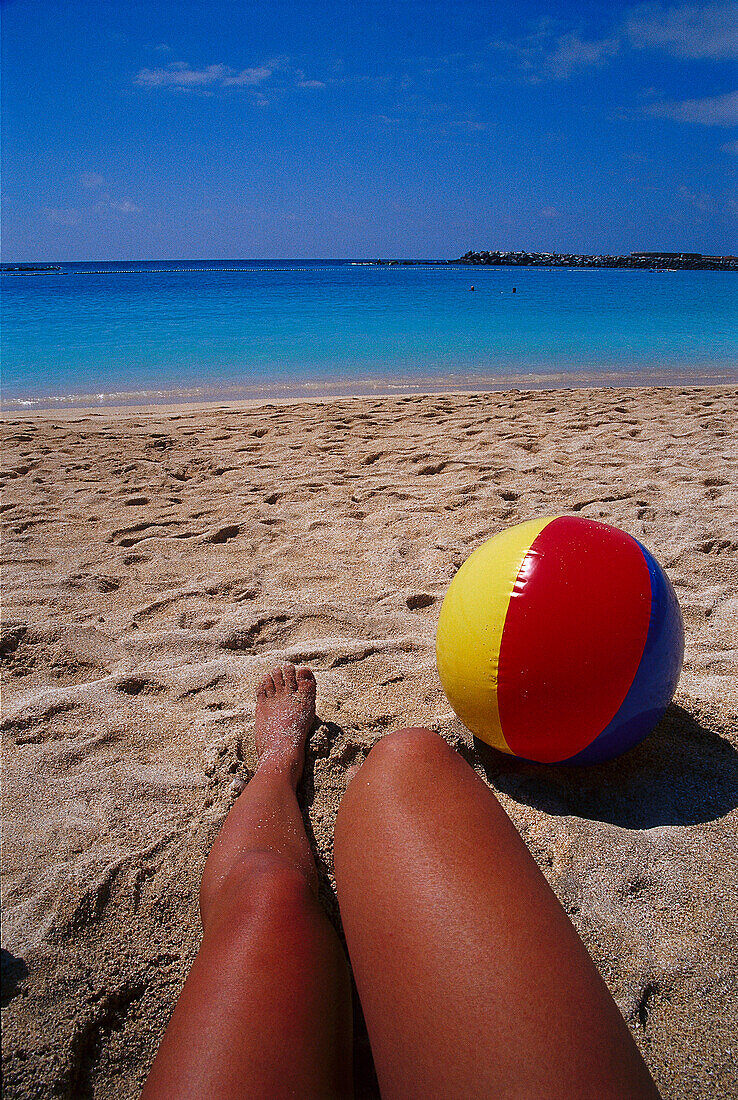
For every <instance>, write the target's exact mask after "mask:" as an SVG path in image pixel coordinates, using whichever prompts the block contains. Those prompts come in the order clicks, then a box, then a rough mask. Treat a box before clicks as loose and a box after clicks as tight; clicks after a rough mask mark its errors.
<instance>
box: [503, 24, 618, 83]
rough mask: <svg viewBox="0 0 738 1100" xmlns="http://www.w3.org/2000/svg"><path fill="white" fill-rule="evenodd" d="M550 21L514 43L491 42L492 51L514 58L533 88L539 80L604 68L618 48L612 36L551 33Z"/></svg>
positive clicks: (558, 78) (552, 25)
mask: <svg viewBox="0 0 738 1100" xmlns="http://www.w3.org/2000/svg"><path fill="white" fill-rule="evenodd" d="M553 28H554V24H553V22H552V21H551V20H550V19H545V20H541V21H540V22H539V23H538V25H537V27H536V29H535V30H533V31H532V32H531V33H530V34H528V35H526V36H525V37H524V38H521V39H518V41H516V42H503V41H498V42H493V43H492V47H493V49H497V50H504V51H506V52H507V53H509V54H511V55H512V56H513V57H516V58H517V60H518V63H519V65H520V67H521V69H522V70H523V72H524V73H525V76H526V79H527V80H529V81H530V82H531V83H532V84H538V83H540V82H541V81H542V80H568V79H569V77H570V76H572V74H573V73H575V72H577V71H579V70H581V69H586V68H589V67H591V66H592V65H603V64H604V63H605V62H606V61H609V59H610V58H611V57H613V56H614V55H615V54H616V53H617V52H618V49H619V47H620V42H619V39H618V38H617V37H615V36H611V37H609V38H599V39H585V38H582V36H581V35H580V34H578V33H577V32H576V31H570V32H568V33H566V34H556V33H554V29H553Z"/></svg>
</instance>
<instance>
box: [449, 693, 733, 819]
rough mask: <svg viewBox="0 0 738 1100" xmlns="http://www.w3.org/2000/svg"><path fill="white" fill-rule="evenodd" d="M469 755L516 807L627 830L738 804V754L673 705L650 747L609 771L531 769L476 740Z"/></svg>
mask: <svg viewBox="0 0 738 1100" xmlns="http://www.w3.org/2000/svg"><path fill="white" fill-rule="evenodd" d="M463 755H464V756H465V757H466V759H467V760H469V762H470V763H471V764H477V763H480V764H481V765H482V767H483V768H484V771H485V774H486V776H487V778H488V779H489V781H490V783H491V784H492V786H493V787H495V788H496V789H497V790H499V791H503V792H504V793H505V794H507V795H509V796H510V797H511V798H513V799H515V801H516V802H524V803H526V804H527V805H529V806H534V807H535V808H536V809H538V810H543V811H544V812H545V813H548V814H553V815H564V814H566V815H568V814H572V815H574V816H576V817H584V818H589V819H590V820H592V821H607V822H610V823H611V824H613V825H619V826H621V827H622V828H624V829H651V828H653V827H654V826H657V825H698V824H701V823H704V822H707V821H716V820H717V819H718V818H721V817H724V816H725V814H727V813H729V811H730V810H732V809H734V808H735V806H736V805H738V751H736V749H734V748H733V746H732V745H731V744H730V742H729V741H726V740H725V738H723V737H720V735H719V734H717V733H715V732H714V731H713V730H710V729H707V728H706V727H705V726H703V725H701V724H700V723H699V722H698V721H697V719H696V718H694V717H693V716H692V715H691V714H690V713H689V712H688V711H686V710H684V708H683V707H679V706H676V705H674V704H672V705H671V706H670V707H669V709H668V710H667V712H666V714H665V715H664V717H663V719H662V720H661V722H659V724H658V726H657V727H656V729H655V730H654V731H653V733H652V734H651V735H650V736H649V737H647V738H646V740H645V741H642V742H641V744H640V745H637V746H636V747H635V748H634V749H631V751H630V752H628V753H625V755H624V756H621V757H618V758H617V759H616V760H610V761H609V762H608V763H606V764H593V765H589V766H588V767H567V766H566V765H560V766H558V767H556V766H551V765H550V764H530V763H526V762H524V761H521V760H514V759H511V758H510V757H509V756H505V755H504V754H503V753H499V752H497V751H496V750H495V749H491V748H489V747H488V746H487V745H485V744H484V743H483V742H481V741H477V740H476V739H475V741H474V749H473V750H469V749H467V750H466V752H464V753H463Z"/></svg>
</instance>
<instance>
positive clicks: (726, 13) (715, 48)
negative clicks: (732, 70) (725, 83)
mask: <svg viewBox="0 0 738 1100" xmlns="http://www.w3.org/2000/svg"><path fill="white" fill-rule="evenodd" d="M625 33H626V35H627V37H628V39H629V40H630V43H631V45H633V46H634V47H635V48H636V49H641V50H642V49H652V50H664V51H665V52H666V53H670V54H672V56H674V57H684V58H712V59H714V60H718V61H729V60H732V59H735V58H738V3H736V2H735V0H728V2H727V3H722V4H680V5H678V6H676V7H663V6H662V5H660V4H647V5H644V6H642V7H638V8H634V9H633V11H632V13H631V15H630V17H629V18H628V19H627V20H626V23H625Z"/></svg>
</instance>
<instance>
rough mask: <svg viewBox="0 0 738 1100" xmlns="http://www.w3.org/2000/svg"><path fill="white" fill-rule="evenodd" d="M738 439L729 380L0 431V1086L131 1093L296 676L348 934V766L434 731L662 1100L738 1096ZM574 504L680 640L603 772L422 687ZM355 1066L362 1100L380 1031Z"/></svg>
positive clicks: (145, 412) (128, 414)
mask: <svg viewBox="0 0 738 1100" xmlns="http://www.w3.org/2000/svg"><path fill="white" fill-rule="evenodd" d="M736 423H738V390H736V389H735V388H730V387H726V386H712V387H707V386H699V387H698V386H695V387H688V386H687V387H679V388H623V389H606V388H593V389H580V390H568V391H567V390H545V391H535V392H534V391H511V392H499V393H469V394H436V395H432V394H429V395H425V396H423V395H420V396H418V395H413V396H400V397H371V398H354V399H340V400H339V399H337V400H332V401H331V400H327V401H320V402H307V401H305V402H297V403H274V402H273V403H270V404H256V403H249V404H245V403H244V404H241V405H235V404H234V405H229V406H213V405H211V406H202V407H195V406H187V405H183V406H181V407H179V408H178V409H172V408H167V409H161V408H160V409H156V408H129V409H123V410H117V411H111V410H105V411H78V410H70V411H67V412H65V413H64V414H63V415H62V416H58V415H54V416H53V417H52V416H51V415H49V414H47V415H44V414H34V415H29V416H21V415H16V414H7V415H6V416H5V418H4V420H3V425H2V438H3V462H4V470H3V477H2V484H3V489H4V491H3V497H2V528H3V561H4V582H3V614H2V641H1V643H0V653H1V655H2V661H3V700H2V731H3V785H2V796H3V876H2V903H3V987H4V988H3V994H4V996H3V1077H4V1085H5V1095H6V1096H7V1097H14V1098H21V1097H22V1098H31V1097H39V1098H40V1097H48V1096H61V1097H93V1096H94V1097H95V1098H101V1100H113V1098H128V1097H131V1098H132V1097H135V1096H137V1095H138V1092H139V1090H140V1088H141V1086H142V1084H143V1081H144V1079H145V1076H146V1073H147V1071H148V1068H149V1066H150V1064H151V1061H152V1059H153V1057H154V1054H155V1052H156V1049H157V1045H158V1042H159V1039H160V1037H161V1034H162V1032H163V1029H164V1027H165V1026H166V1023H167V1020H168V1018H169V1015H170V1013H171V1011H172V1008H173V1006H174V1003H175V1001H176V998H177V996H178V993H179V990H180V989H181V986H182V983H183V981H184V978H185V975H186V973H187V970H188V967H189V965H190V963H191V961H192V959H193V957H194V954H195V952H196V950H197V946H198V942H199V923H198V916H197V890H198V886H199V879H200V874H201V871H202V867H203V863H204V861H205V857H206V855H207V852H208V850H209V848H210V845H211V844H212V841H213V838H214V836H215V833H216V832H217V829H218V827H219V825H220V823H221V822H222V820H223V818H224V815H225V814H226V813H227V811H228V808H229V806H230V805H231V804H232V801H233V799H234V798H235V797H236V796H237V794H238V793H239V792H240V791H241V790H242V789H243V785H244V783H246V782H248V779H249V777H250V775H251V774H252V773H253V768H254V764H255V752H254V745H253V733H252V731H253V718H254V709H255V699H254V687H255V685H256V683H257V682H258V680H259V679H260V677H261V676H262V675H263V673H264V672H265V671H266V670H267V669H268V668H270V667H271V666H272V665H274V664H275V663H278V662H281V661H294V662H300V663H309V664H310V665H311V666H312V667H313V669H314V670H315V673H316V677H317V681H318V716H319V720H318V724H317V727H316V729H315V731H314V733H313V735H312V737H311V741H310V746H309V756H308V763H307V769H306V774H305V779H304V783H303V787H302V794H301V798H302V805H303V806H304V814H305V818H306V822H307V825H308V829H309V832H310V835H311V836H312V837H313V838H314V842H315V847H316V850H317V853H318V858H319V867H320V873H321V877H322V884H321V886H322V895H323V900H324V902H325V905H326V907H327V909H328V912H329V914H330V916H331V918H332V919H333V920H334V922H336V924H337V925H338V923H339V916H338V909H337V905H336V901H335V895H334V892H333V878H332V835H333V825H334V821H335V815H336V810H337V807H338V803H339V801H340V799H341V795H342V793H343V791H344V789H345V781H346V780H345V777H346V771H347V769H348V768H349V767H350V766H351V765H353V764H356V763H360V762H361V761H362V760H363V758H364V757H365V756H366V754H367V753H368V751H369V749H370V748H371V746H372V745H373V744H374V743H375V741H376V740H377V739H378V738H379V737H380V736H381V735H382V734H383V733H385V732H387V731H389V730H391V729H392V728H395V727H398V726H404V725H410V724H423V725H428V726H431V727H432V728H434V729H437V730H439V731H440V732H441V734H442V735H443V736H444V737H445V738H446V739H447V740H448V741H449V742H450V743H451V744H452V745H453V746H455V747H456V748H457V749H458V750H459V751H460V752H461V753H462V754H463V755H464V756H465V758H466V759H467V760H469V761H470V763H471V764H472V765H473V766H474V768H475V770H476V771H477V772H478V774H479V775H480V776H482V777H483V778H484V779H485V781H486V782H487V783H488V784H489V785H490V786H491V787H492V789H493V790H494V791H495V792H496V794H497V795H498V797H499V798H500V801H501V802H502V804H503V806H504V807H505V809H506V810H507V812H508V813H509V815H510V816H511V818H512V820H513V821H514V823H515V825H516V826H517V828H518V829H519V831H520V832H521V834H522V835H523V837H524V838H525V841H526V843H527V844H528V846H529V847H530V849H531V851H532V853H533V855H534V856H535V858H536V860H537V862H538V863H539V865H540V866H541V868H542V870H543V872H544V873H545V875H546V876H547V878H548V880H549V882H550V883H551V885H552V887H553V889H554V890H555V892H556V894H557V896H558V897H559V898H560V900H561V902H562V904H563V905H564V906H565V908H566V910H567V912H568V913H569V914H570V916H571V919H572V921H573V922H574V924H575V925H576V927H577V929H578V930H579V932H580V934H581V935H582V937H583V939H584V941H585V943H586V945H587V947H588V949H589V951H590V952H591V954H592V955H593V957H594V959H595V961H596V963H597V964H598V966H599V968H600V971H601V972H602V974H603V976H604V977H605V979H606V981H607V983H608V985H609V987H610V989H611V991H612V993H613V995H614V997H615V999H616V1001H617V1003H618V1005H619V1007H620V1009H621V1011H622V1012H623V1015H624V1016H625V1017H626V1019H627V1021H628V1023H629V1025H630V1027H631V1029H632V1030H633V1033H634V1036H635V1038H636V1041H637V1043H638V1045H639V1047H640V1049H641V1051H642V1052H643V1055H644V1057H645V1059H646V1061H647V1063H648V1065H649V1068H650V1069H651V1072H652V1073H653V1075H654V1078H655V1080H656V1082H657V1084H658V1085H659V1087H660V1089H661V1090H662V1092H663V1095H664V1096H665V1097H668V1098H673V1100H687V1098H698V1097H699V1098H707V1097H709V1098H711V1100H722V1098H724V1100H727V1098H728V1097H733V1096H735V1095H736V1094H737V1093H738V1028H737V1023H738V996H737V994H738V989H737V988H736V986H737V984H738V983H737V982H736V971H735V958H736V952H738V917H737V916H736V914H738V857H737V856H736V812H735V808H736V805H737V804H738V793H737V792H738V733H737V730H736V716H737V715H738V678H737V677H736V670H737V669H736V637H737V636H738V596H737V595H736V583H735V582H736V577H737V576H738V448H737V447H736V437H735V425H736ZM557 513H569V514H573V515H580V516H588V517H591V518H595V519H602V520H604V521H606V522H608V523H612V524H615V525H616V526H618V527H621V528H623V529H624V530H626V531H629V532H630V533H631V534H633V535H635V536H636V537H637V538H639V539H640V540H641V541H642V542H643V543H644V544H645V545H646V546H647V547H648V548H649V549H650V550H651V551H652V552H653V553H654V554H655V555H656V557H657V558H658V559H659V560H660V562H661V563H662V565H663V566H664V567H665V569H666V571H667V572H668V574H669V576H670V578H671V580H672V582H673V584H674V586H675V590H676V592H677V595H678V598H679V601H680V604H681V608H682V612H683V615H684V622H685V630H686V654H685V664H684V671H683V674H682V678H681V681H680V685H679V688H678V691H677V695H676V698H675V701H674V704H673V705H672V706H671V708H670V709H669V711H668V713H667V715H666V717H665V719H664V720H663V722H662V723H661V725H660V726H659V728H658V729H657V730H656V731H655V732H654V734H653V735H652V736H651V737H650V738H649V739H648V740H647V741H646V742H644V743H643V744H642V745H641V746H639V747H638V748H636V749H635V750H633V751H632V752H631V753H629V754H628V755H627V756H625V757H623V758H622V759H620V760H618V761H615V762H612V763H610V764H605V765H599V766H596V767H591V768H568V769H567V768H547V767H545V766H542V765H541V766H539V765H531V764H524V763H521V762H516V761H515V760H513V759H512V758H508V757H505V756H502V755H500V754H496V753H494V752H493V751H492V750H489V751H485V750H484V749H483V747H480V746H478V745H476V744H474V743H473V741H472V738H471V735H470V734H469V733H468V732H467V731H466V730H465V729H464V728H463V726H462V725H461V724H460V723H459V722H458V720H457V719H456V718H455V716H454V714H453V713H452V712H451V710H450V708H449V705H448V703H447V701H446V699H445V697H444V695H443V692H442V690H441V687H440V683H439V681H438V677H437V673H436V667H435V651H434V642H435V627H436V621H437V617H438V612H439V609H440V605H441V601H442V599H443V596H444V593H445V591H446V588H447V586H448V584H449V582H450V580H451V578H452V577H453V575H454V573H455V572H456V570H457V569H458V567H459V565H460V564H461V562H462V561H463V560H464V559H465V558H466V557H467V556H468V555H469V554H470V553H471V551H472V550H473V549H474V548H475V547H476V546H478V545H479V544H480V543H481V542H483V541H484V540H485V539H487V538H489V537H490V536H491V535H493V534H495V533H496V532H498V531H500V530H501V529H502V528H504V527H507V526H509V525H512V524H515V523H518V522H521V521H523V520H525V519H529V518H533V517H536V516H545V515H552V514H557ZM459 828H463V822H461V821H460V822H459ZM356 1058H357V1071H358V1077H357V1094H358V1095H360V1096H367V1097H369V1096H373V1095H375V1093H374V1092H373V1088H372V1083H371V1073H370V1070H369V1056H368V1050H367V1043H366V1039H365V1036H364V1035H363V1034H362V1033H361V1031H360V1030H359V1032H358V1034H357V1039H356Z"/></svg>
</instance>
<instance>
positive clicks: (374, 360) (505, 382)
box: [0, 260, 738, 409]
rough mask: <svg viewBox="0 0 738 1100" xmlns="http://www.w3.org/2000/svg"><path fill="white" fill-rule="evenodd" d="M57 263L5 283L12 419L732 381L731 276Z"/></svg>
mask: <svg viewBox="0 0 738 1100" xmlns="http://www.w3.org/2000/svg"><path fill="white" fill-rule="evenodd" d="M61 267H62V270H61V272H57V273H45V274H38V275H9V274H3V275H2V276H1V277H0V292H1V296H2V400H3V406H4V407H5V408H7V409H12V408H26V409H27V408H54V407H65V406H74V405H82V404H99V405H115V404H132V403H143V402H145V403H150V402H167V401H183V400H185V401H186V400H218V399H227V398H238V397H254V396H286V397H293V396H303V395H311V394H312V395H318V394H321V393H371V392H395V391H397V390H403V391H410V392H412V391H413V390H416V391H418V390H424V389H467V388H469V389H473V388H490V387H495V386H497V387H504V386H511V385H514V386H562V385H564V386H566V385H586V384H588V383H605V384H650V383H654V384H668V383H670V382H673V383H678V384H682V383H688V382H705V383H708V382H730V381H735V380H736V379H738V276H736V275H735V274H734V273H731V272H712V271H667V272H655V271H630V270H618V269H616V270H607V269H586V268H584V269H576V268H511V267H502V268H494V267H486V268H485V267H463V266H431V265H425V266H423V265H420V266H403V265H402V264H399V265H397V266H385V265H383V266H376V265H371V264H367V263H366V262H362V261H351V260H294V261H290V260H258V261H251V260H249V261H235V260H225V261H223V260H220V261H202V260H191V261H166V262H139V263H134V262H129V263H105V264H103V263H97V262H93V263H74V264H72V263H70V264H63V265H61ZM472 285H474V287H475V290H474V292H471V290H470V287H471V286H472ZM513 288H515V292H514V293H513Z"/></svg>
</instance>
